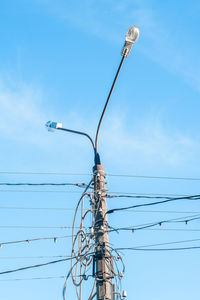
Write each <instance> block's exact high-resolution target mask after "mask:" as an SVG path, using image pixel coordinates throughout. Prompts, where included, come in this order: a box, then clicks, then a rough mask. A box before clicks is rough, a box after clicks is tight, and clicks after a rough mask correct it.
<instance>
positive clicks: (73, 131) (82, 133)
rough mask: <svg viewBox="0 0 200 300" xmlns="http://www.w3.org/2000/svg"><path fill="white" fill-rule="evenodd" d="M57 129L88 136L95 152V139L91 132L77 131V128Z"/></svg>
mask: <svg viewBox="0 0 200 300" xmlns="http://www.w3.org/2000/svg"><path fill="white" fill-rule="evenodd" d="M57 129H58V130H63V131H67V132H71V133H76V134H80V135H84V136H86V137H87V138H88V139H89V140H90V142H91V143H92V148H93V150H94V152H95V146H94V141H93V139H92V138H91V136H90V135H89V134H87V133H85V132H82V131H77V130H72V129H67V128H57Z"/></svg>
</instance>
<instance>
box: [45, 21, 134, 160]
mask: <svg viewBox="0 0 200 300" xmlns="http://www.w3.org/2000/svg"><path fill="white" fill-rule="evenodd" d="M138 38H139V28H138V27H137V26H131V27H130V28H129V29H128V31H127V33H126V37H125V44H124V47H123V49H122V52H121V55H122V59H121V62H120V64H119V67H118V69H117V72H116V75H115V78H114V80H113V84H112V86H111V89H110V92H109V94H108V97H107V100H106V103H105V106H104V109H103V111H102V114H101V117H100V120H99V123H98V126H97V131H96V137H95V142H94V141H93V139H92V138H91V136H90V135H88V134H87V133H85V132H82V131H76V130H71V129H67V128H62V123H56V122H52V121H48V122H47V123H46V127H47V128H48V130H49V131H52V129H59V130H63V131H67V132H71V133H76V134H80V135H84V136H86V137H87V138H88V139H89V140H90V142H91V143H92V147H93V150H94V162H95V165H100V164H101V160H100V155H99V153H98V138H99V131H100V128H101V124H102V121H103V117H104V115H105V111H106V109H107V106H108V103H109V100H110V97H111V95H112V92H113V89H114V86H115V83H116V81H117V78H118V75H119V73H120V70H121V67H122V64H123V62H124V59H125V57H128V56H129V54H130V51H131V48H132V46H133V44H135V43H136V41H137V40H138Z"/></svg>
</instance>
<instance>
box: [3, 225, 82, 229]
mask: <svg viewBox="0 0 200 300" xmlns="http://www.w3.org/2000/svg"><path fill="white" fill-rule="evenodd" d="M0 228H18V229H20V228H23V229H24V228H30V229H72V226H26V225H21V226H20V225H5V226H4V225H1V226H0ZM76 228H79V227H76Z"/></svg>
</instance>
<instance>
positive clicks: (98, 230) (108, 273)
mask: <svg viewBox="0 0 200 300" xmlns="http://www.w3.org/2000/svg"><path fill="white" fill-rule="evenodd" d="M93 173H94V220H95V221H94V227H95V228H94V235H95V244H96V246H95V255H94V260H93V273H94V274H93V276H94V277H95V278H96V293H97V300H114V298H113V296H112V277H113V276H112V272H113V270H112V268H113V266H112V257H111V255H110V251H109V237H108V222H107V215H106V212H107V204H106V188H105V173H104V167H103V166H102V165H100V164H97V165H95V166H94V168H93Z"/></svg>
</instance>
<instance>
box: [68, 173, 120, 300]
mask: <svg viewBox="0 0 200 300" xmlns="http://www.w3.org/2000/svg"><path fill="white" fill-rule="evenodd" d="M94 180H95V176H94V177H93V178H92V179H91V180H90V182H89V184H88V185H87V186H86V188H85V190H84V192H83V193H82V195H81V197H80V199H79V201H78V203H77V205H76V208H75V213H74V218H73V225H72V252H71V267H70V270H69V272H68V273H67V276H66V280H65V284H64V287H63V299H64V300H66V299H67V298H66V297H67V296H66V292H67V285H68V279H69V278H71V279H72V283H73V285H74V286H75V292H76V298H77V299H78V300H81V299H82V284H83V282H84V281H86V280H88V279H89V278H91V277H93V285H92V289H91V290H90V292H89V291H88V294H89V296H88V298H87V299H88V300H92V299H94V297H95V296H96V292H95V286H96V282H97V281H101V280H102V278H104V280H105V281H107V282H108V284H111V285H112V282H111V279H112V278H115V282H116V295H117V299H121V297H120V292H121V279H122V277H123V273H124V272H125V266H124V263H123V260H122V257H121V255H120V254H119V252H118V251H117V250H116V249H114V248H113V247H112V246H111V244H110V243H107V244H106V245H101V244H100V243H99V242H98V241H97V239H96V234H95V231H96V229H97V227H98V224H95V220H96V214H97V213H98V211H99V210H101V207H100V205H101V203H100V201H96V200H95V199H96V192H97V193H98V190H97V191H94V188H93V192H92V193H91V192H90V191H89V192H88V190H89V188H90V187H91V185H93V187H94ZM86 197H87V198H89V204H90V206H91V208H89V209H84V204H85V203H84V202H85V201H84V200H85V198H86ZM78 212H79V215H80V219H79V226H77V225H78V224H77V220H78ZM90 214H92V220H90V226H85V225H87V224H85V222H86V218H87V216H89V215H90ZM104 219H105V220H104V221H103V225H106V226H108V224H107V222H106V214H104ZM75 229H76V230H75ZM105 232H106V231H105ZM97 248H98V251H99V252H101V255H102V257H104V259H105V264H106V269H107V271H106V272H107V273H106V274H105V273H103V274H102V273H101V274H98V273H96V272H95V271H94V266H95V259H96V255H97ZM74 260H75V261H74ZM119 261H120V262H121V264H122V271H120V270H119V269H121V268H119V267H118V262H119ZM92 264H93V274H92V276H91V275H88V271H89V269H90V268H91V266H92ZM104 275H105V276H104ZM112 288H113V287H112ZM70 297H71V293H70ZM119 297H120V298H119Z"/></svg>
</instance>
